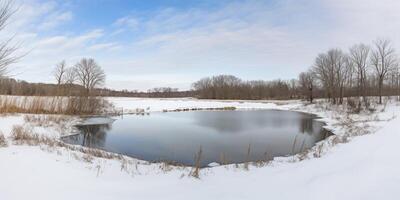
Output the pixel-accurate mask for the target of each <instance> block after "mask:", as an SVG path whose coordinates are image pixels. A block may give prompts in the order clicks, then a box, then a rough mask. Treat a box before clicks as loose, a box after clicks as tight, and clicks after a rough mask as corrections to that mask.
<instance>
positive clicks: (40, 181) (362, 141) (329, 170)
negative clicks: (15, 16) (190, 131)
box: [0, 106, 400, 200]
mask: <svg viewBox="0 0 400 200" xmlns="http://www.w3.org/2000/svg"><path fill="white" fill-rule="evenodd" d="M399 111H400V109H399V107H398V106H393V107H390V108H388V110H387V111H386V113H387V115H392V114H393V113H399ZM375 125H376V126H380V127H381V128H380V129H379V130H378V131H377V132H376V133H375V134H370V135H364V136H361V137H356V138H354V139H352V141H351V142H349V143H346V144H339V145H337V146H335V147H333V148H331V149H330V150H329V152H328V153H326V154H325V155H323V156H322V157H321V158H312V159H307V160H303V161H301V162H294V163H288V162H273V164H272V166H266V167H261V168H257V167H254V166H251V167H250V170H249V171H246V170H243V169H237V168H233V167H231V168H229V169H226V167H216V168H212V169H210V170H207V171H205V172H204V174H203V175H202V176H201V179H195V178H190V177H187V176H183V177H182V174H187V172H186V171H182V170H172V171H170V172H162V171H160V170H153V169H154V168H157V167H158V166H157V165H150V166H139V169H138V170H137V171H138V173H137V174H135V175H130V174H128V173H127V172H125V171H124V170H121V164H120V163H119V162H118V161H112V160H111V161H110V160H107V161H104V160H102V159H98V160H96V161H94V162H93V163H91V164H90V163H86V162H82V161H77V160H76V159H75V158H74V156H73V153H71V152H68V151H57V150H55V151H54V152H48V151H43V150H41V149H40V147H37V146H33V147H29V146H14V145H12V146H9V147H7V148H0V160H1V161H0V162H1V164H0V177H1V180H0V199H2V200H3V199H5V200H8V199H68V200H70V199H96V200H100V199H174V200H179V199H201V200H203V199H229V200H232V199H307V200H309V199H324V200H329V199H349V200H355V199H360V200H361V199H362V200H366V199H385V200H388V199H393V200H394V199H400V190H399V189H398V188H399V186H400V170H399V169H400V145H399V141H400V131H399V128H400V117H397V118H395V119H393V120H391V121H388V122H386V121H383V122H379V123H378V122H377V123H376V124H375ZM139 173H140V174H139Z"/></svg>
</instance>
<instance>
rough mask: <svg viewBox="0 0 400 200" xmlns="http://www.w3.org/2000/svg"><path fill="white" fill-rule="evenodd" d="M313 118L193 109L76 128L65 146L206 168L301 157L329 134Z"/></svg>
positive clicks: (285, 113)
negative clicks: (196, 161)
mask: <svg viewBox="0 0 400 200" xmlns="http://www.w3.org/2000/svg"><path fill="white" fill-rule="evenodd" d="M315 118H316V117H315V116H314V115H309V114H305V113H300V112H292V111H279V110H257V111H190V112H168V113H152V114H150V115H144V116H140V115H125V116H123V118H120V119H117V120H116V121H115V122H114V123H112V124H109V125H106V124H103V125H86V126H78V129H79V130H80V131H81V134H78V135H74V136H68V137H64V138H62V140H63V141H64V142H67V143H71V144H78V145H83V146H87V147H93V148H99V149H104V150H107V151H110V152H115V153H121V154H124V155H128V156H131V157H134V158H139V159H142V160H148V161H169V162H174V163H179V164H185V165H193V163H194V157H195V155H196V154H197V152H199V149H200V147H201V149H202V156H201V164H202V166H207V165H208V164H209V163H212V162H218V163H224V164H227V163H242V162H246V161H257V160H267V159H271V158H272V157H276V156H286V155H292V154H296V153H299V152H301V151H304V150H305V149H307V148H310V147H312V146H313V145H314V144H315V143H316V142H318V141H320V140H323V139H325V138H326V137H327V136H329V135H331V133H330V132H328V131H326V130H325V129H323V128H322V127H323V125H324V124H323V123H322V122H318V121H316V120H315Z"/></svg>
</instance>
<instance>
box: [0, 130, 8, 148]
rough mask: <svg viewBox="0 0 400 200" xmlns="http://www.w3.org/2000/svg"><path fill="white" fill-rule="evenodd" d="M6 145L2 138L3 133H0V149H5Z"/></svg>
mask: <svg viewBox="0 0 400 200" xmlns="http://www.w3.org/2000/svg"><path fill="white" fill-rule="evenodd" d="M7 145H8V144H7V140H6V138H5V137H4V135H3V133H2V132H0V147H6V146H7Z"/></svg>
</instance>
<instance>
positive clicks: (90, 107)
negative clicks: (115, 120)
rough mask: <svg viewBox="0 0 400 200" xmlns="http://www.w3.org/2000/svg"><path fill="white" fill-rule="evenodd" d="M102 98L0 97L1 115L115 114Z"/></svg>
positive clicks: (111, 106)
mask: <svg viewBox="0 0 400 200" xmlns="http://www.w3.org/2000/svg"><path fill="white" fill-rule="evenodd" d="M114 110H115V109H114V107H113V105H112V104H111V103H110V102H108V101H107V100H106V99H103V98H101V97H87V96H71V97H33V96H29V97H21V96H0V113H32V114H67V115H98V114H108V113H113V112H114Z"/></svg>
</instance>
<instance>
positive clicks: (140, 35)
mask: <svg viewBox="0 0 400 200" xmlns="http://www.w3.org/2000/svg"><path fill="white" fill-rule="evenodd" d="M17 4H18V5H19V6H20V9H19V12H18V13H17V15H15V16H14V18H13V19H12V22H13V23H11V24H10V26H9V27H8V29H7V30H5V31H3V33H2V34H0V37H7V36H9V35H11V34H16V40H17V41H21V42H22V43H23V48H22V49H21V51H26V52H29V54H28V55H27V56H26V57H24V58H23V59H22V60H21V62H19V63H17V64H16V65H15V66H12V70H11V75H13V76H14V77H15V78H18V79H24V80H28V81H32V82H54V80H53V79H52V76H51V73H52V70H53V69H54V66H55V65H56V64H57V63H58V62H59V61H61V60H64V59H65V60H66V61H67V63H68V64H69V65H70V66H72V65H74V64H75V63H76V62H77V61H78V60H79V59H80V58H82V57H92V58H94V59H96V60H97V61H98V63H99V64H100V65H101V66H102V67H103V68H104V70H105V71H106V73H107V81H106V86H107V87H110V88H114V89H130V90H133V89H139V90H147V89H149V88H152V87H159V86H169V87H177V88H180V89H189V88H190V85H191V83H192V82H194V81H196V80H197V79H199V78H202V77H204V76H210V75H217V74H232V75H236V76H238V77H240V78H242V79H263V80H272V79H278V78H281V79H291V78H296V77H297V74H298V73H299V72H301V71H303V70H306V69H307V68H308V67H309V66H310V65H312V63H313V61H314V58H315V56H316V55H317V54H318V53H320V52H322V51H325V50H327V49H328V48H336V47H341V48H343V49H344V50H346V49H347V48H349V47H350V46H351V45H352V44H355V43H360V42H365V43H367V44H370V43H371V42H372V41H373V40H374V39H376V38H377V37H386V38H389V39H391V40H392V41H393V42H394V44H395V45H396V47H397V42H398V41H399V36H398V34H397V33H398V32H399V31H400V28H399V27H400V26H399V25H400V24H399V23H400V14H398V13H399V12H398V10H399V8H400V3H399V2H398V1H395V0H382V1H379V2H378V1H372V0H280V1H275V0H268V1H261V0H242V1H228V0H219V1H215V0H214V1H212V0H204V1H201V0H195V1H190V0H186V1H184V0H181V1H178V0H175V1H161V0H154V1H153V0H136V1H135V0H97V1H95V0H66V1H47V0H18V1H17Z"/></svg>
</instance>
